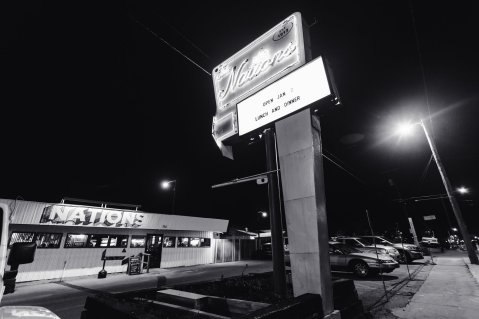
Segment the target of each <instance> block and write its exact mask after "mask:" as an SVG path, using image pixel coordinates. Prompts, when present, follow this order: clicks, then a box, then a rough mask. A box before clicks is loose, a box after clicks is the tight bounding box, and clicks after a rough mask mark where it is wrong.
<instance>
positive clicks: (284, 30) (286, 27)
mask: <svg viewBox="0 0 479 319" xmlns="http://www.w3.org/2000/svg"><path fill="white" fill-rule="evenodd" d="M291 30H293V22H292V21H285V22H284V23H283V26H282V27H281V29H279V30H278V31H277V32H276V33H275V34H274V35H273V41H279V40H281V39H282V38H284V37H285V36H286V35H287V34H288V33H289V32H290V31H291Z"/></svg>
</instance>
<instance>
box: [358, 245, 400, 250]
mask: <svg viewBox="0 0 479 319" xmlns="http://www.w3.org/2000/svg"><path fill="white" fill-rule="evenodd" d="M364 248H368V249H374V245H369V246H365V247H364ZM376 248H377V249H386V250H389V249H391V248H393V247H391V246H384V245H376Z"/></svg>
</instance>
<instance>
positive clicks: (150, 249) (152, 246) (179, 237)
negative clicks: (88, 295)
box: [0, 199, 228, 282]
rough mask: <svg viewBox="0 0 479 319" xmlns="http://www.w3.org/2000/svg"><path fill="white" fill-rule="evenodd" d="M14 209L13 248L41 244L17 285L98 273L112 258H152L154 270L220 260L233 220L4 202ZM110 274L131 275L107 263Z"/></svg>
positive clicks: (119, 263)
mask: <svg viewBox="0 0 479 319" xmlns="http://www.w3.org/2000/svg"><path fill="white" fill-rule="evenodd" d="M0 202H2V203H6V204H7V205H9V207H10V211H11V216H10V227H9V243H8V245H9V247H11V245H12V244H13V243H15V242H34V241H35V242H36V243H37V250H36V253H35V260H34V262H33V263H31V264H25V265H20V268H19V272H18V275H17V282H23V281H32V280H42V279H56V278H66V277H73V276H84V275H94V274H97V273H98V272H99V271H100V270H101V269H102V266H103V261H102V253H103V252H104V251H105V249H106V256H124V257H129V256H136V255H138V254H139V253H147V254H150V268H169V267H178V266H191V265H198V264H208V263H213V262H214V261H215V251H216V243H217V240H219V239H216V238H219V236H218V233H222V232H225V231H226V230H227V227H228V220H224V219H213V218H200V217H191V216H181V215H165V214H152V213H146V212H143V211H140V210H130V209H117V208H110V207H108V208H107V207H106V205H102V207H94V206H85V205H72V204H65V203H59V204H54V203H53V204H52V203H43V202H32V201H23V200H11V199H0ZM105 269H106V271H107V272H108V273H115V272H126V269H127V265H126V264H123V265H122V261H121V260H107V261H106V266H105Z"/></svg>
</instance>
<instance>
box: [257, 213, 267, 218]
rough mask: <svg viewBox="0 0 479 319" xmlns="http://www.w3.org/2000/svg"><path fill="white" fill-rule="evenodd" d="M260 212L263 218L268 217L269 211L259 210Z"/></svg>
mask: <svg viewBox="0 0 479 319" xmlns="http://www.w3.org/2000/svg"><path fill="white" fill-rule="evenodd" d="M258 214H261V217H263V218H266V217H268V213H267V212H258Z"/></svg>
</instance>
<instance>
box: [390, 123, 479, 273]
mask: <svg viewBox="0 0 479 319" xmlns="http://www.w3.org/2000/svg"><path fill="white" fill-rule="evenodd" d="M414 124H419V125H420V126H421V127H422V129H423V131H424V134H425V135H426V139H427V142H428V144H429V147H430V148H431V152H432V156H433V158H434V161H435V162H436V165H437V169H438V170H439V174H440V175H441V179H442V183H443V184H444V188H445V189H446V193H447V196H448V198H449V202H450V203H451V206H452V211H453V213H454V216H455V217H456V220H457V224H458V226H459V230H460V232H461V235H462V238H463V239H464V243H465V245H466V249H467V254H468V255H469V260H470V261H471V264H476V265H477V264H479V259H478V258H477V254H476V252H475V250H474V248H473V247H472V242H471V237H470V236H469V232H468V231H467V227H466V224H465V223H464V219H463V217H462V212H461V208H460V207H459V204H458V202H457V200H456V197H455V196H454V190H453V188H452V186H451V183H450V181H449V178H448V177H447V175H446V170H445V169H444V166H443V164H442V161H441V158H440V157H439V154H438V152H437V148H436V144H435V143H434V140H433V139H432V138H431V136H430V135H429V132H428V131H427V128H426V125H425V124H424V122H423V120H421V121H419V122H418V123H414ZM414 124H405V125H401V126H400V127H399V133H402V134H410V133H411V132H412V129H413V127H412V125H414Z"/></svg>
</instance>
